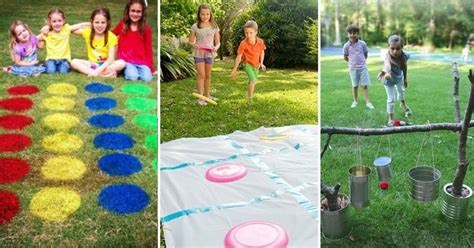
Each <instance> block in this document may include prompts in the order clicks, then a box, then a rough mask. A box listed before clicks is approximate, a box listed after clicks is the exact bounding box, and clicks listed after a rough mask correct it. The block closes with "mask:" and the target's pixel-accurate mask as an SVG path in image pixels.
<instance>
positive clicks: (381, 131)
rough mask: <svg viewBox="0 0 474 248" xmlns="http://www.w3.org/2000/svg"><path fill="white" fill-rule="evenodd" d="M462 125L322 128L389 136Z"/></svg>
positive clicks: (329, 131)
mask: <svg viewBox="0 0 474 248" xmlns="http://www.w3.org/2000/svg"><path fill="white" fill-rule="evenodd" d="M468 125H469V127H474V121H471V122H470V123H468ZM461 128H462V123H433V124H424V125H412V126H400V127H384V128H351V127H322V128H321V134H329V135H333V134H348V135H363V136H371V135H388V134H397V133H416V132H430V131H440V130H444V131H453V132H458V131H461Z"/></svg>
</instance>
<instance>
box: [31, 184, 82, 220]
mask: <svg viewBox="0 0 474 248" xmlns="http://www.w3.org/2000/svg"><path fill="white" fill-rule="evenodd" d="M80 206H81V197H80V196H79V194H78V193H77V192H76V191H74V190H72V189H69V188H66V187H47V188H43V189H42V190H40V191H39V192H38V193H36V194H35V195H34V196H33V199H31V203H30V211H31V212H32V213H33V214H34V215H36V216H38V217H40V218H42V219H44V220H47V221H55V222H60V221H64V220H66V219H67V218H68V217H69V215H71V214H72V213H74V212H75V211H76V210H77V209H79V207H80Z"/></svg>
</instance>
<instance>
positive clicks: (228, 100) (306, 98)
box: [160, 60, 318, 142]
mask: <svg viewBox="0 0 474 248" xmlns="http://www.w3.org/2000/svg"><path fill="white" fill-rule="evenodd" d="M232 66H233V61H230V60H225V61H216V62H215V64H214V66H213V69H212V81H211V95H212V96H215V97H217V98H219V101H218V105H216V106H214V105H210V104H208V105H207V106H200V105H198V104H197V98H195V97H193V96H192V95H191V93H192V92H195V91H196V90H195V89H196V77H193V78H187V79H184V80H179V81H174V82H170V83H162V84H161V89H160V90H161V96H160V100H161V113H160V116H161V122H160V124H161V134H160V137H161V142H166V141H170V140H174V139H178V138H183V137H209V136H215V135H222V134H228V133H232V132H234V131H236V130H242V131H250V130H253V129H256V128H259V127H261V126H265V127H278V126H287V125H295V124H313V125H315V124H317V122H318V104H317V103H318V84H317V77H318V76H317V72H316V71H305V70H293V69H274V68H267V70H266V71H265V72H260V74H259V82H258V83H257V85H256V88H255V97H254V100H253V101H252V102H251V103H250V102H249V101H248V100H247V89H248V84H247V76H246V75H245V73H244V72H243V71H242V70H239V72H238V73H239V74H238V78H237V80H236V81H231V80H230V72H231V70H232Z"/></svg>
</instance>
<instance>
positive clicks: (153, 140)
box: [145, 134, 158, 152]
mask: <svg viewBox="0 0 474 248" xmlns="http://www.w3.org/2000/svg"><path fill="white" fill-rule="evenodd" d="M145 146H146V147H147V148H149V149H151V150H153V151H155V152H156V151H158V135H157V134H150V135H148V136H146V137H145Z"/></svg>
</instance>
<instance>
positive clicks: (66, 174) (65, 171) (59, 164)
mask: <svg viewBox="0 0 474 248" xmlns="http://www.w3.org/2000/svg"><path fill="white" fill-rule="evenodd" d="M85 172H86V166H85V165H84V163H83V162H82V161H81V160H79V159H77V158H73V157H69V156H57V157H53V158H50V159H48V160H47V161H46V162H45V163H44V166H43V167H41V174H42V175H43V177H44V178H45V179H49V180H75V179H80V178H81V177H82V175H83V174H84V173H85Z"/></svg>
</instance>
